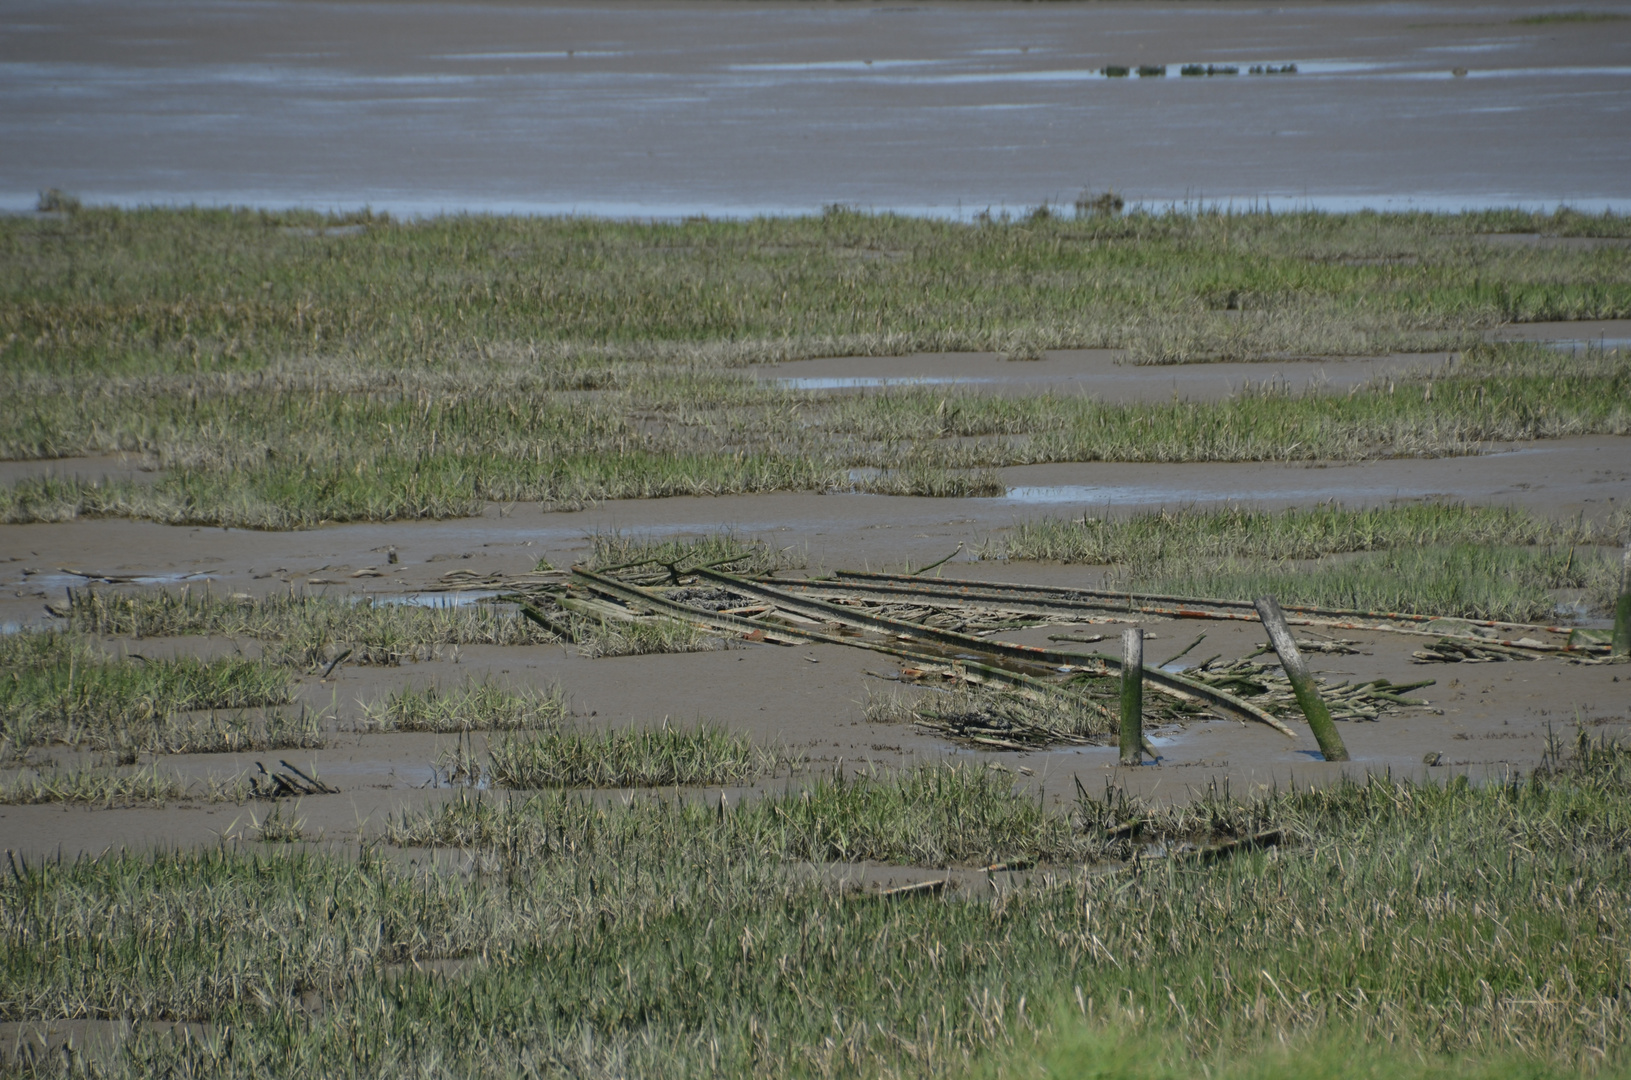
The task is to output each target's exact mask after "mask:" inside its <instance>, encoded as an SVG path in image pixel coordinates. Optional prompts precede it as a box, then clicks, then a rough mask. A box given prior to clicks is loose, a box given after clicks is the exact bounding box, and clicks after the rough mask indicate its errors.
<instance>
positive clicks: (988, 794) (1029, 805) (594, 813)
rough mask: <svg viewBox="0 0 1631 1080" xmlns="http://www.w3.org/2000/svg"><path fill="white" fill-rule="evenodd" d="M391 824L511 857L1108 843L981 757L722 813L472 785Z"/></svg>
mask: <svg viewBox="0 0 1631 1080" xmlns="http://www.w3.org/2000/svg"><path fill="white" fill-rule="evenodd" d="M715 737H716V738H717V737H718V733H715ZM654 741H656V742H661V741H662V740H661V739H658V740H654ZM732 755H733V757H741V758H743V759H745V760H747V761H750V762H755V765H756V769H762V768H765V767H767V766H768V764H769V761H770V760H771V759H769V757H768V755H766V756H764V757H760V758H757V759H756V758H754V756H753V755H752V753H751V752H749V751H748V749H747V746H746V744H745V743H744V744H741V747H740V748H739V749H736V750H733V751H732ZM495 760H496V759H495ZM495 767H496V766H495ZM743 778H746V777H745V775H744V776H743ZM389 835H390V838H391V840H392V842H393V843H397V844H403V845H410V846H428V845H437V846H456V847H470V848H484V847H502V848H503V850H504V851H505V852H506V853H507V854H508V855H509V856H510V857H515V858H526V859H535V860H548V859H562V858H572V857H575V856H574V855H573V852H579V851H581V852H583V853H585V854H587V853H588V852H590V851H602V850H603V851H627V852H628V853H629V854H630V855H631V856H632V855H633V854H634V852H635V851H636V850H639V851H642V852H645V851H649V852H652V853H653V855H656V853H658V852H664V851H666V852H668V853H669V854H668V855H667V856H666V857H668V858H671V859H677V860H692V859H701V860H704V861H707V860H710V859H713V858H717V857H721V856H731V857H744V856H748V855H750V854H754V855H761V856H769V857H773V858H775V859H777V860H781V861H787V860H792V861H814V862H831V861H843V862H855V861H862V860H877V861H881V862H895V863H905V864H911V865H927V866H937V865H938V866H943V865H948V864H962V865H985V864H987V863H990V862H993V861H995V860H997V859H1001V858H1014V857H1019V856H1025V857H1029V858H1033V859H1034V858H1044V859H1048V860H1066V859H1070V858H1072V857H1082V856H1085V855H1086V854H1087V853H1089V852H1091V851H1093V850H1096V849H1097V842H1096V841H1088V840H1084V839H1082V838H1080V837H1077V836H1075V835H1073V831H1072V829H1071V828H1070V826H1069V823H1068V821H1067V820H1066V819H1065V818H1064V817H1062V816H1060V815H1058V814H1054V813H1050V812H1049V811H1047V810H1045V809H1044V808H1043V807H1042V805H1041V804H1040V803H1039V802H1038V801H1037V800H1036V799H1034V798H1030V797H1027V796H1025V795H1023V794H1020V793H1018V792H1016V791H1015V790H1014V789H1013V786H1012V783H1011V781H1010V780H1009V779H1007V778H1005V777H1004V776H1003V775H1001V774H999V773H996V772H993V771H991V770H988V769H985V768H983V767H979V766H973V765H965V766H957V767H952V766H941V765H925V766H920V767H917V768H913V769H906V770H898V771H879V772H877V773H876V774H873V775H863V776H859V777H842V776H827V777H816V778H814V779H813V780H812V782H810V783H809V784H806V785H803V786H801V787H799V788H796V789H793V788H790V789H789V790H788V791H786V792H785V793H782V794H774V795H767V796H765V797H763V798H759V799H750V800H747V801H744V802H742V803H741V804H740V805H738V806H735V807H732V808H731V809H730V810H729V811H728V812H723V813H722V812H721V811H720V810H719V808H718V807H716V806H705V805H703V804H701V803H699V802H697V801H696V800H694V799H687V798H684V797H675V798H672V799H668V798H657V797H654V798H649V799H641V800H636V801H634V802H630V803H627V804H620V805H618V806H616V807H607V806H605V805H603V804H600V803H597V802H594V801H591V800H588V799H585V798H584V797H583V796H581V795H575V794H571V793H568V792H543V793H539V794H536V795H527V796H509V797H504V796H493V795H468V796H462V797H460V798H459V799H457V800H455V801H453V802H449V803H446V804H444V805H443V806H442V807H440V808H438V809H436V810H433V811H429V812H425V813H420V814H416V815H410V816H408V817H406V818H403V819H400V820H398V821H396V822H394V823H393V824H392V826H391V830H390V833H389ZM641 857H644V856H641Z"/></svg>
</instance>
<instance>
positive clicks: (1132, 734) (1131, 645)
mask: <svg viewBox="0 0 1631 1080" xmlns="http://www.w3.org/2000/svg"><path fill="white" fill-rule="evenodd" d="M1143 748H1144V631H1142V630H1139V629H1137V628H1134V629H1132V630H1123V631H1122V632H1121V763H1122V764H1123V765H1137V764H1138V763H1139V761H1140V760H1141V755H1142V753H1143Z"/></svg>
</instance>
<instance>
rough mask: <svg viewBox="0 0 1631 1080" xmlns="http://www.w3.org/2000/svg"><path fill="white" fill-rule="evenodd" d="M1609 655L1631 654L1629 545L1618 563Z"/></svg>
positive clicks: (1630, 570)
mask: <svg viewBox="0 0 1631 1080" xmlns="http://www.w3.org/2000/svg"><path fill="white" fill-rule="evenodd" d="M1608 654H1609V655H1610V656H1631V547H1628V548H1626V549H1625V561H1624V562H1623V563H1622V564H1621V565H1620V600H1619V603H1617V604H1615V605H1614V640H1613V643H1612V644H1611V645H1610V646H1609V650H1608Z"/></svg>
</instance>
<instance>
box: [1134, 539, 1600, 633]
mask: <svg viewBox="0 0 1631 1080" xmlns="http://www.w3.org/2000/svg"><path fill="white" fill-rule="evenodd" d="M1618 568H1619V552H1618V551H1617V550H1609V551H1605V550H1603V549H1596V548H1580V549H1572V548H1566V547H1544V548H1534V547H1499V546H1479V545H1472V544H1457V545H1452V546H1444V547H1426V548H1397V549H1394V550H1390V551H1384V552H1375V553H1368V554H1365V555H1360V556H1357V557H1353V558H1347V559H1343V558H1330V559H1321V560H1318V561H1315V562H1314V563H1312V564H1303V565H1280V566H1266V565H1264V564H1263V563H1261V562H1257V563H1252V562H1243V561H1237V560H1226V561H1224V562H1222V563H1219V564H1214V565H1197V564H1196V563H1193V562H1175V563H1169V564H1166V565H1160V564H1155V565H1148V566H1146V567H1144V568H1142V569H1141V570H1140V571H1138V572H1133V573H1129V574H1127V575H1126V576H1125V577H1124V578H1118V581H1120V582H1121V584H1122V585H1125V587H1127V588H1128V589H1130V590H1136V591H1139V592H1156V593H1164V594H1167V595H1177V596H1201V597H1218V598H1221V599H1230V600H1252V599H1255V598H1256V597H1259V596H1274V597H1275V598H1276V599H1278V600H1279V601H1280V602H1281V603H1283V604H1307V605H1314V606H1318V607H1330V608H1347V609H1356V610H1361V611H1398V612H1407V613H1411V614H1422V615H1447V616H1457V617H1460V618H1468V619H1504V620H1508V621H1513V622H1547V623H1551V622H1556V621H1558V620H1559V615H1558V607H1559V598H1558V597H1557V595H1555V590H1561V589H1568V590H1579V591H1580V593H1581V594H1582V600H1583V601H1584V603H1586V604H1587V605H1588V606H1589V607H1591V608H1593V609H1595V610H1608V609H1609V608H1610V606H1611V605H1612V604H1613V602H1614V599H1615V597H1616V596H1618V594H1619V569H1618ZM1118 587H1120V586H1119V585H1118Z"/></svg>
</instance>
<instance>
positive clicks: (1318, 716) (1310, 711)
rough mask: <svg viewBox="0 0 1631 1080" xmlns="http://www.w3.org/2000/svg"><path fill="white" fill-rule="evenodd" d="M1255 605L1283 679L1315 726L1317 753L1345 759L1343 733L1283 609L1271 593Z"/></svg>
mask: <svg viewBox="0 0 1631 1080" xmlns="http://www.w3.org/2000/svg"><path fill="white" fill-rule="evenodd" d="M1255 606H1256V608H1257V614H1258V616H1259V617H1260V618H1261V619H1262V620H1263V626H1264V628H1266V629H1267V630H1268V632H1269V641H1270V642H1272V643H1273V645H1274V651H1275V652H1276V653H1278V654H1279V656H1280V666H1281V667H1282V668H1284V669H1285V673H1286V678H1288V679H1290V680H1291V692H1292V693H1294V694H1296V695H1297V704H1298V705H1300V706H1301V707H1302V710H1303V715H1304V716H1306V717H1308V726H1309V727H1311V728H1313V729H1314V738H1315V740H1316V741H1317V742H1318V743H1319V744H1320V753H1322V754H1324V755H1325V760H1326V761H1347V760H1348V748H1347V747H1346V746H1343V745H1342V736H1341V735H1338V734H1337V727H1336V724H1335V723H1334V722H1333V721H1332V720H1331V710H1329V709H1327V708H1326V707H1325V702H1323V701H1321V700H1320V692H1319V688H1318V687H1317V686H1315V685H1314V677H1313V676H1312V675H1310V674H1308V665H1307V664H1306V663H1304V662H1303V657H1302V654H1301V653H1299V652H1298V651H1297V640H1296V639H1295V638H1293V637H1292V636H1291V627H1289V626H1287V625H1286V616H1285V612H1283V611H1281V610H1280V604H1279V602H1278V601H1276V600H1275V599H1274V597H1272V596H1265V597H1262V598H1261V599H1259V600H1258V601H1257V603H1256V605H1255Z"/></svg>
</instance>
